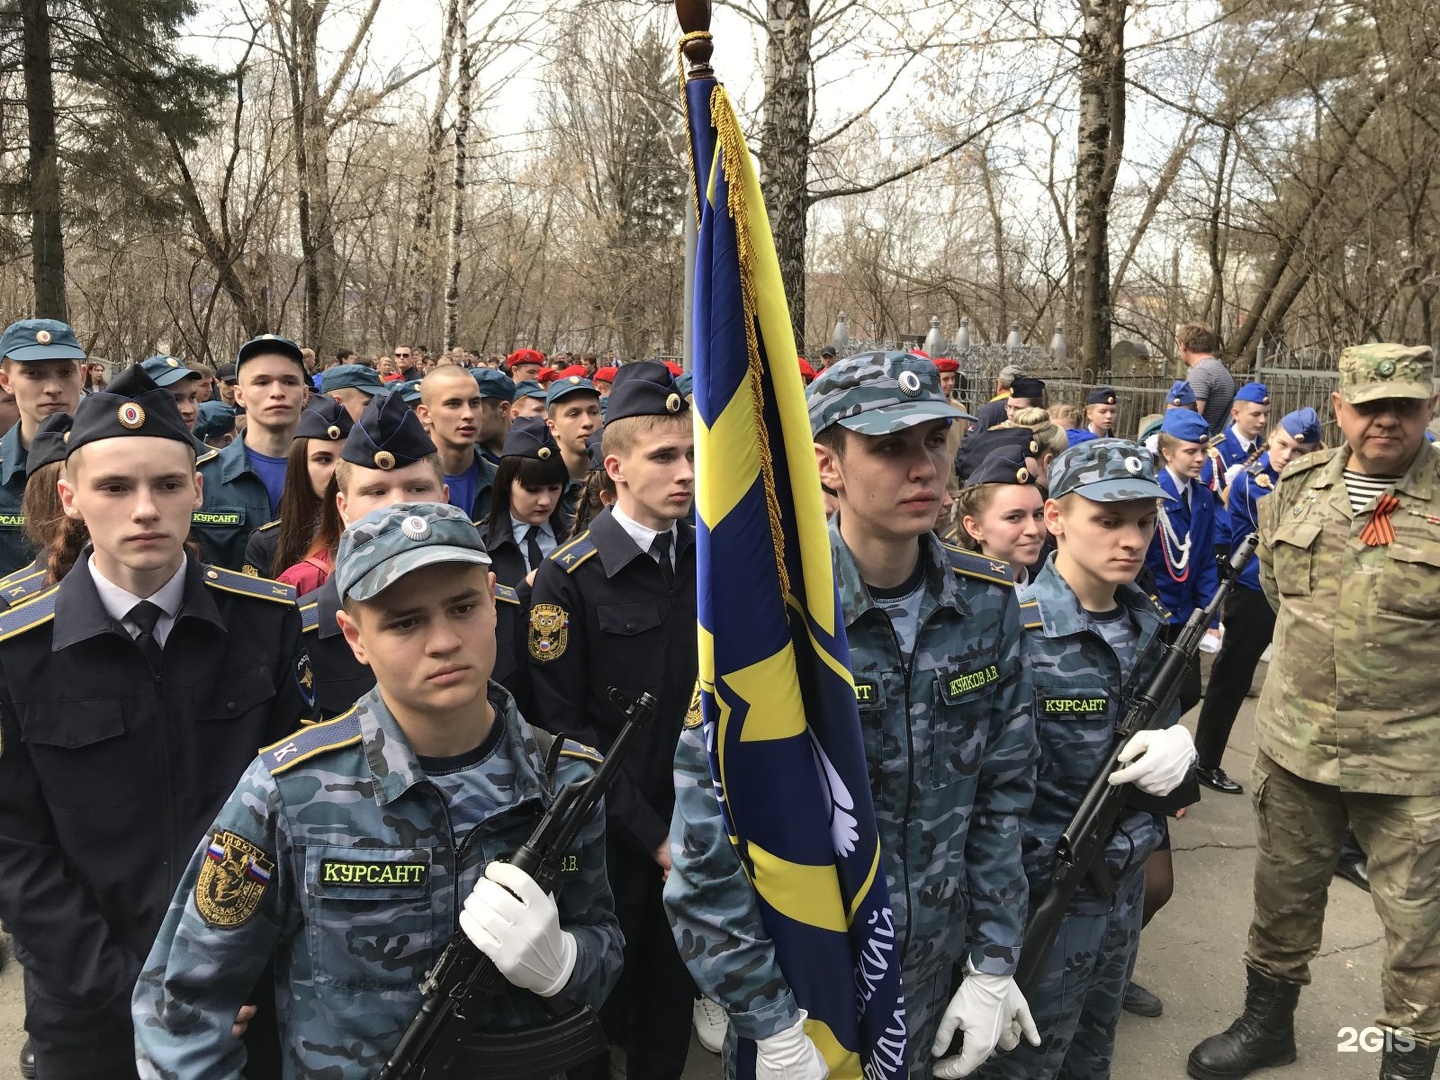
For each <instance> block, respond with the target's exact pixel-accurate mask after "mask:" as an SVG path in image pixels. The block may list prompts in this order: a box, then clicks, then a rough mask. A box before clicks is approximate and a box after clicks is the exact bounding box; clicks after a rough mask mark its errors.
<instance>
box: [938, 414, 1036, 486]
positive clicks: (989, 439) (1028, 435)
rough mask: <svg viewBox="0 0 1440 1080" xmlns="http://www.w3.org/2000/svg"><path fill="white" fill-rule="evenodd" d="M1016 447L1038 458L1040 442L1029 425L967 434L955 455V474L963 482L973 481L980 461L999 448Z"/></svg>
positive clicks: (1026, 454)
mask: <svg viewBox="0 0 1440 1080" xmlns="http://www.w3.org/2000/svg"><path fill="white" fill-rule="evenodd" d="M1012 446H1013V447H1015V448H1016V449H1018V450H1022V451H1024V454H1025V456H1026V457H1032V458H1038V457H1039V456H1040V444H1039V443H1037V442H1036V441H1035V432H1034V431H1032V430H1031V429H1030V428H1028V427H1005V428H987V429H986V430H985V431H981V432H977V433H976V434H974V435H967V436H966V437H965V441H964V442H962V443H961V444H960V452H959V453H958V454H956V455H955V476H956V478H957V479H958V480H959V481H960V483H962V484H969V483H971V482H972V481H971V479H970V477H971V476H972V475H973V474H974V472H975V470H977V469H978V468H980V463H981V462H982V461H984V460H985V459H986V458H988V457H989V456H990V455H991V454H993V453H995V452H996V451H997V450H1003V449H1006V448H1008V447H1012Z"/></svg>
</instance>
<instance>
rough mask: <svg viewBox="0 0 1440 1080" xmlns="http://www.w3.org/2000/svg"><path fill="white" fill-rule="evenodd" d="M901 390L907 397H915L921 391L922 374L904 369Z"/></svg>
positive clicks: (901, 375)
mask: <svg viewBox="0 0 1440 1080" xmlns="http://www.w3.org/2000/svg"><path fill="white" fill-rule="evenodd" d="M900 392H901V393H902V394H904V395H905V396H906V397H914V396H915V395H916V394H918V393H920V376H919V375H916V374H915V372H913V371H902V372H901V373H900Z"/></svg>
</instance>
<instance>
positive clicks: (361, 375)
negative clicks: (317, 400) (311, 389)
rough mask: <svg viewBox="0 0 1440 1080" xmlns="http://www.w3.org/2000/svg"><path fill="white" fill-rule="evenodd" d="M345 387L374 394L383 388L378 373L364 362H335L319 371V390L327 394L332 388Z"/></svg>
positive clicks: (342, 388) (339, 388) (341, 388)
mask: <svg viewBox="0 0 1440 1080" xmlns="http://www.w3.org/2000/svg"><path fill="white" fill-rule="evenodd" d="M346 388H350V389H354V390H363V391H365V393H367V394H370V395H372V396H373V395H375V394H378V393H380V391H382V390H384V389H385V384H384V382H382V381H381V379H380V375H379V373H378V372H377V371H376V370H375V369H374V368H372V367H366V366H365V365H364V364H336V365H335V366H334V367H332V368H327V369H326V370H325V371H322V372H321V373H320V392H321V393H322V394H328V393H330V392H331V391H333V390H344V389H346Z"/></svg>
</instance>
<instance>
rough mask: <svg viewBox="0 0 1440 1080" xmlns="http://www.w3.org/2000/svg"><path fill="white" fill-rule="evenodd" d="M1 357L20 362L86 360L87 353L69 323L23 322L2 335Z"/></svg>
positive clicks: (53, 321)
mask: <svg viewBox="0 0 1440 1080" xmlns="http://www.w3.org/2000/svg"><path fill="white" fill-rule="evenodd" d="M0 357H8V358H9V359H11V360H19V361H20V362H21V363H24V362H25V361H27V360H84V359H85V350H84V349H82V348H80V342H79V341H78V340H76V338H75V331H74V330H72V329H70V324H69V323H63V322H61V321H60V320H59V319H21V320H19V321H18V322H13V323H11V324H10V325H9V326H7V327H6V328H5V332H4V333H3V334H0Z"/></svg>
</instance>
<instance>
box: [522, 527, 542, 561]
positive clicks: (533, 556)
mask: <svg viewBox="0 0 1440 1080" xmlns="http://www.w3.org/2000/svg"><path fill="white" fill-rule="evenodd" d="M525 558H526V559H528V560H529V562H530V569H531V570H539V569H540V564H541V563H542V562H544V561H545V554H544V552H542V551H541V550H540V526H539V525H531V526H530V531H529V532H528V533H527V534H526V536H525Z"/></svg>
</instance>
